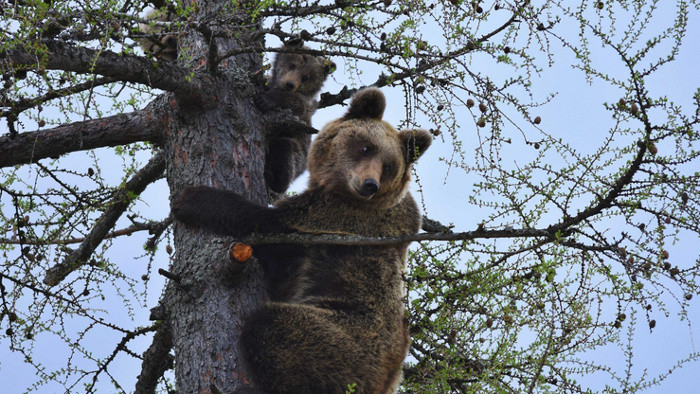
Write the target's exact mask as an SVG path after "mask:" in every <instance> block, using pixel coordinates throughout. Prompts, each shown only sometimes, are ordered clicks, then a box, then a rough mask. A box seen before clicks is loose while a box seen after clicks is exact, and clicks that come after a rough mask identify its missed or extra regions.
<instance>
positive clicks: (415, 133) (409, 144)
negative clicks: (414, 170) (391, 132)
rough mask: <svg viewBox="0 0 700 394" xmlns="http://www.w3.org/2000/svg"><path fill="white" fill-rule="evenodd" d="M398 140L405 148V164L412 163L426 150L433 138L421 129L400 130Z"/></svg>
mask: <svg viewBox="0 0 700 394" xmlns="http://www.w3.org/2000/svg"><path fill="white" fill-rule="evenodd" d="M399 138H401V142H402V144H403V146H404V148H405V151H404V154H405V157H406V162H408V163H413V162H414V161H416V160H418V158H419V157H420V156H421V155H422V154H423V152H425V151H426V149H428V147H429V146H430V143H431V142H433V137H432V136H431V135H430V133H429V132H427V131H426V130H423V129H415V130H401V132H399Z"/></svg>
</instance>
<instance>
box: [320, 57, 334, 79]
mask: <svg viewBox="0 0 700 394" xmlns="http://www.w3.org/2000/svg"><path fill="white" fill-rule="evenodd" d="M335 68H336V67H335V63H333V61H332V60H331V59H323V74H324V75H325V76H328V75H329V74H332V73H333V71H335Z"/></svg>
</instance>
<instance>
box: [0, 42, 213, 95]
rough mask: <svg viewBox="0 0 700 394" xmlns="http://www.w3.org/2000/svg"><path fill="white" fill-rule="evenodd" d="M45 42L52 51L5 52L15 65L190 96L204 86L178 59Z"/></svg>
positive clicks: (17, 49)
mask: <svg viewBox="0 0 700 394" xmlns="http://www.w3.org/2000/svg"><path fill="white" fill-rule="evenodd" d="M41 43H42V44H43V45H44V46H45V48H46V49H47V50H48V53H34V52H30V51H28V50H26V49H24V48H21V47H19V48H15V49H11V50H8V51H6V52H4V53H2V55H4V56H3V57H5V58H6V59H7V60H6V61H7V62H8V63H9V66H12V67H15V68H27V67H30V68H32V69H49V70H64V71H72V72H76V73H80V74H99V75H103V76H105V77H112V78H116V79H118V80H120V81H124V82H133V83H139V84H143V85H146V86H150V87H152V88H156V89H162V90H166V91H170V92H175V93H178V94H183V95H187V96H191V95H194V94H195V92H198V91H199V90H200V89H199V86H198V85H197V83H196V82H188V81H189V80H190V79H191V78H187V77H188V76H189V75H190V71H189V70H186V69H184V68H182V67H180V66H178V65H177V64H176V63H175V62H158V63H156V62H154V61H153V60H151V59H148V58H146V57H142V56H136V55H126V54H119V53H115V52H111V51H106V50H94V49H89V48H83V47H77V46H73V45H69V44H67V43H64V42H62V41H59V40H42V41H41Z"/></svg>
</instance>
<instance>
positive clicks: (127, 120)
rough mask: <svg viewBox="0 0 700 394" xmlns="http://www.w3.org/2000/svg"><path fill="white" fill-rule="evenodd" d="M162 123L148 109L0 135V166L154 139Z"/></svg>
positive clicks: (153, 140) (156, 140) (152, 140)
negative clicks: (15, 133)
mask: <svg viewBox="0 0 700 394" xmlns="http://www.w3.org/2000/svg"><path fill="white" fill-rule="evenodd" d="M161 128H162V125H161V124H160V122H159V120H158V119H156V118H154V117H153V116H151V111H146V110H144V111H136V112H132V113H128V114H119V115H114V116H108V117H105V118H100V119H95V120H88V121H85V122H76V123H71V124H67V125H63V126H58V127H55V128H52V129H47V130H39V131H33V132H28V133H22V134H19V135H17V136H10V135H7V136H3V137H0V167H8V166H12V165H17V164H28V163H35V162H36V161H37V160H40V159H43V158H46V157H52V158H57V157H59V156H61V155H64V154H66V153H70V152H77V151H81V150H88V149H95V148H102V147H106V146H117V145H126V144H130V143H134V142H139V141H151V142H154V143H157V142H158V141H159V140H160V131H161Z"/></svg>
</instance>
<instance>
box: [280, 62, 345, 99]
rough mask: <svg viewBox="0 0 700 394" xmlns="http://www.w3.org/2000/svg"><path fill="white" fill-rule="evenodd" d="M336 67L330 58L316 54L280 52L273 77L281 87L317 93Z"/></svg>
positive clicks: (311, 93)
mask: <svg viewBox="0 0 700 394" xmlns="http://www.w3.org/2000/svg"><path fill="white" fill-rule="evenodd" d="M334 68H335V64H333V63H332V62H330V61H329V60H327V59H323V58H319V57H316V56H311V55H301V54H295V53H279V54H278V55H277V56H276V57H275V62H274V67H273V70H272V79H273V83H274V85H275V87H277V88H279V89H283V90H286V91H288V92H298V93H300V94H304V95H315V94H316V93H318V91H319V90H321V87H322V86H323V82H325V80H326V78H327V77H328V74H330V73H331V72H332V71H333V69H334Z"/></svg>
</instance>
